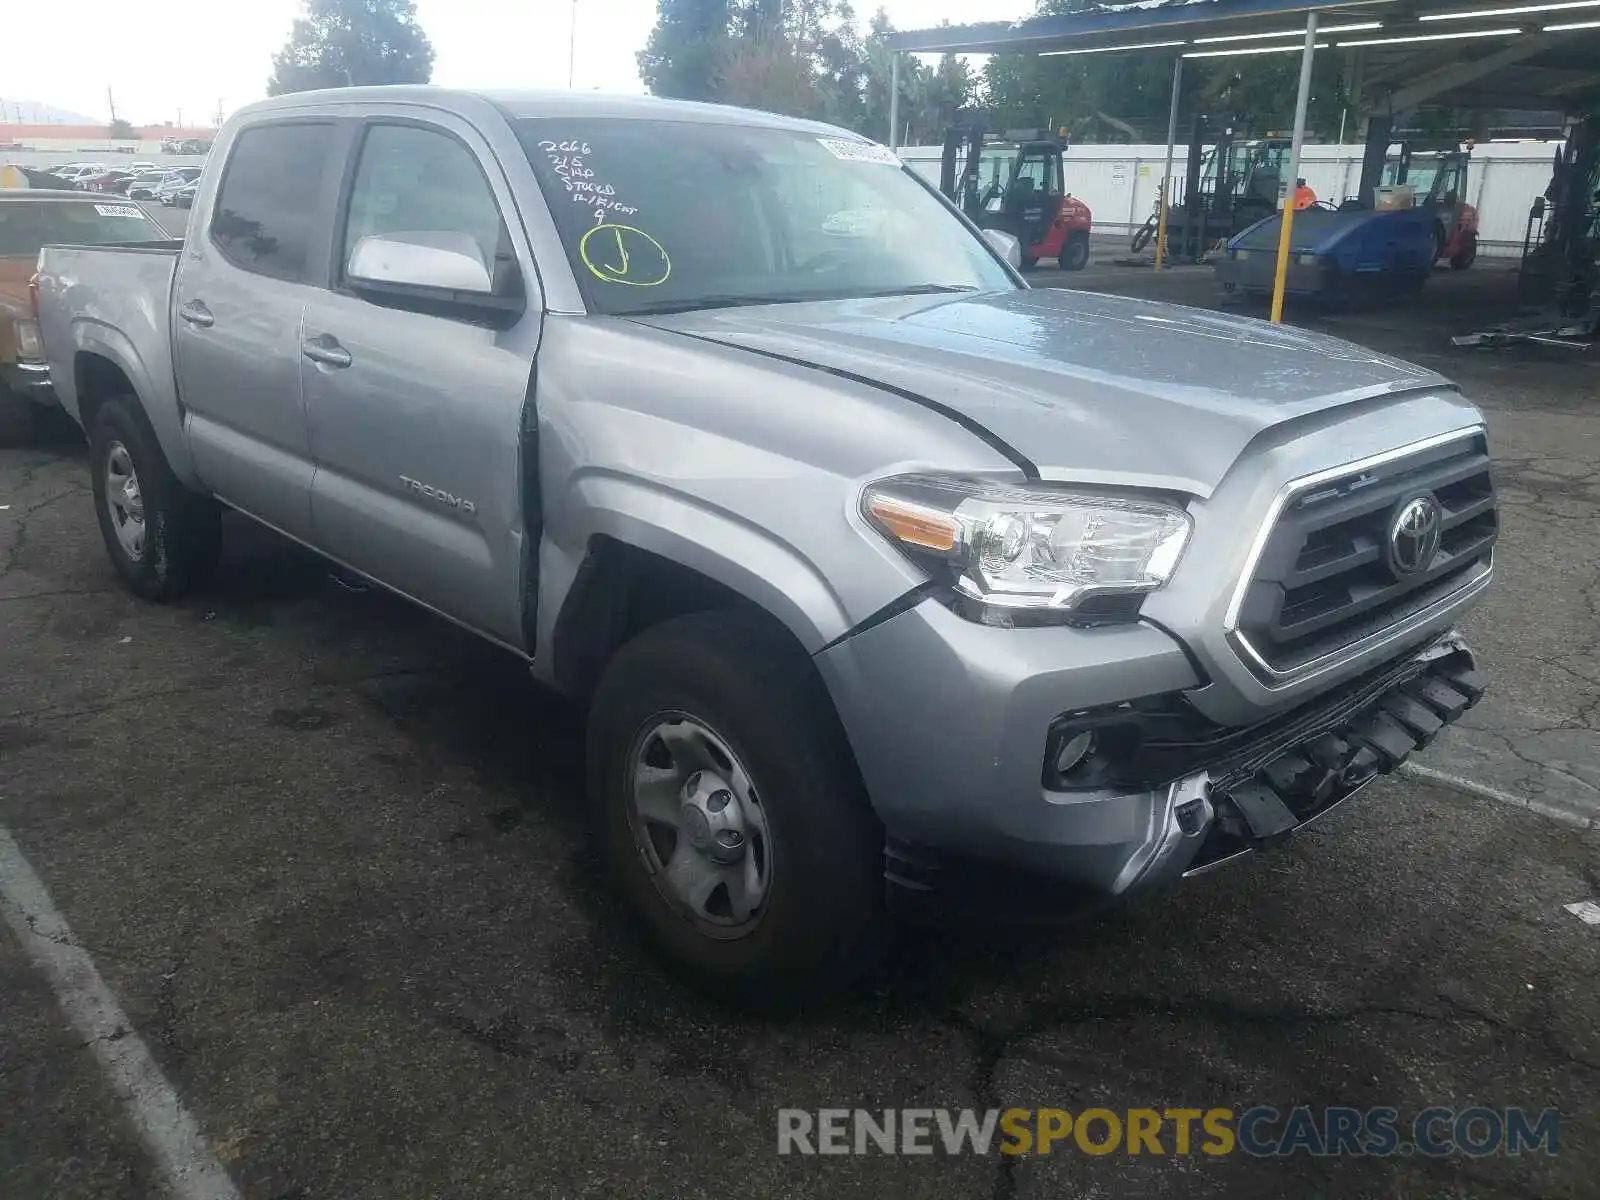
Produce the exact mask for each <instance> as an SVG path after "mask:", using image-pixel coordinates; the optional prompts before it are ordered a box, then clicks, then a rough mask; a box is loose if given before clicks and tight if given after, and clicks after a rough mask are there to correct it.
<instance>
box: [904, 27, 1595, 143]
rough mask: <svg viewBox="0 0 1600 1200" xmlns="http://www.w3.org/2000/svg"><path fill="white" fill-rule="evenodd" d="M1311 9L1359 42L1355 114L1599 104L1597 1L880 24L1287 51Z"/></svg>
mask: <svg viewBox="0 0 1600 1200" xmlns="http://www.w3.org/2000/svg"><path fill="white" fill-rule="evenodd" d="M1020 2H1025V0H1020ZM1312 12H1315V13H1316V14H1317V24H1318V26H1319V28H1318V33H1317V47H1318V49H1329V50H1361V51H1363V52H1364V53H1363V54H1362V56H1361V57H1362V60H1363V61H1362V64H1361V67H1362V69H1361V70H1360V71H1358V72H1357V73H1356V74H1357V76H1358V78H1357V79H1356V80H1354V82H1355V83H1356V84H1357V86H1358V88H1359V94H1358V95H1356V96H1354V97H1352V100H1353V101H1354V103H1355V106H1356V108H1357V110H1358V111H1359V112H1361V113H1373V112H1393V113H1395V114H1396V115H1398V114H1400V113H1402V112H1405V111H1407V110H1409V109H1412V108H1415V107H1417V106H1418V105H1420V104H1424V103H1429V104H1437V105H1440V106H1443V107H1448V108H1466V109H1485V108H1543V109H1555V110H1563V111H1575V110H1577V109H1580V108H1582V107H1584V106H1586V105H1590V104H1595V103H1600V0H1549V2H1548V3H1540V2H1539V0H1502V2H1499V3H1497V2H1495V0H1479V2H1478V3H1470V2H1462V3H1455V4H1450V3H1440V2H1439V0H1433V2H1432V3H1423V2H1420V0H1341V2H1338V3H1328V2H1327V0H1164V2H1158V0H1135V2H1134V3H1120V4H1119V3H1110V4H1104V5H1101V6H1099V7H1097V8H1090V9H1086V10H1085V11H1083V12H1080V13H1069V14H1065V15H1062V16H1053V17H1034V18H1031V19H1027V20H1021V21H1015V22H1006V21H994V22H988V23H985V24H979V25H946V26H941V27H939V28H937V29H918V30H908V31H905V32H900V33H894V34H891V35H890V37H889V46H890V47H891V49H894V50H901V51H911V52H916V53H935V54H937V53H942V52H946V51H948V52H950V53H955V54H1006V53H1012V54H1041V55H1050V54H1085V53H1110V52H1113V51H1117V50H1125V51H1128V52H1156V53H1173V52H1180V53H1182V54H1185V55H1190V56H1193V55H1195V54H1215V55H1220V54H1224V53H1234V54H1237V53H1243V52H1248V51H1260V52H1267V51H1269V50H1271V49H1282V50H1284V51H1289V50H1298V49H1300V48H1301V36H1302V34H1303V32H1304V29H1305V22H1306V17H1307V16H1308V15H1309V14H1310V13H1312ZM1353 25H1360V26H1374V27H1372V28H1361V29H1351V28H1348V27H1349V26H1353Z"/></svg>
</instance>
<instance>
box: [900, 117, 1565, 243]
mask: <svg viewBox="0 0 1600 1200" xmlns="http://www.w3.org/2000/svg"><path fill="white" fill-rule="evenodd" d="M1559 145H1560V144H1559V143H1557V142H1504V143H1501V142H1491V143H1488V144H1487V145H1480V146H1477V147H1476V148H1474V150H1473V151H1472V165H1471V166H1470V168H1469V169H1468V173H1467V202H1468V203H1470V204H1472V205H1473V206H1474V207H1475V208H1477V210H1478V220H1479V233H1478V248H1479V250H1480V252H1481V253H1482V254H1484V255H1485V256H1496V255H1499V256H1513V257H1514V256H1516V255H1519V254H1521V253H1522V239H1523V235H1524V233H1525V232H1526V230H1527V224H1528V209H1529V207H1530V206H1531V205H1532V204H1533V199H1534V197H1535V196H1539V195H1542V194H1543V193H1544V189H1545V188H1546V186H1548V184H1549V182H1550V169H1551V163H1552V161H1553V160H1554V157H1555V153H1556V151H1557V149H1558V148H1559ZM1361 150H1362V148H1361V147H1360V146H1352V145H1343V146H1335V145H1310V146H1307V147H1306V148H1305V151H1304V154H1303V155H1302V158H1301V165H1300V174H1301V176H1302V177H1303V178H1304V179H1305V181H1306V183H1307V184H1309V185H1310V186H1311V188H1312V190H1313V191H1315V192H1316V193H1317V195H1318V196H1319V197H1321V198H1322V199H1324V200H1332V201H1334V202H1335V203H1337V202H1338V201H1340V200H1342V199H1344V198H1345V197H1346V196H1350V195H1353V194H1354V193H1355V190H1356V185H1357V184H1358V182H1359V181H1360V178H1361ZM1187 153H1188V150H1187V148H1186V147H1184V146H1179V147H1177V148H1176V150H1175V152H1174V158H1173V161H1172V173H1173V175H1174V176H1175V177H1176V178H1177V179H1178V180H1179V186H1180V188H1181V186H1182V179H1183V174H1184V170H1185V158H1186V155H1187ZM1166 155H1167V148H1166V147H1165V146H1148V145H1146V146H1101V145H1086V146H1072V147H1069V148H1068V150H1067V152H1066V163H1065V165H1066V173H1067V181H1066V182H1067V190H1068V191H1069V192H1071V193H1072V194H1073V195H1074V196H1076V197H1077V198H1078V199H1080V200H1082V201H1083V202H1084V203H1085V204H1087V205H1088V206H1089V208H1090V209H1091V210H1092V211H1093V213H1094V227H1095V230H1096V231H1097V232H1100V233H1119V232H1124V233H1131V232H1132V231H1133V230H1134V229H1137V228H1138V227H1139V226H1140V225H1143V224H1144V222H1145V219H1146V218H1147V217H1149V215H1150V214H1151V213H1152V212H1153V211H1154V210H1155V204H1156V194H1157V190H1158V189H1159V188H1160V186H1161V176H1162V173H1163V171H1164V169H1165V166H1166ZM939 156H940V148H939V147H938V146H903V147H901V149H900V157H901V158H902V159H903V160H904V161H905V162H906V164H907V165H908V166H910V167H911V168H912V170H914V171H916V172H917V173H918V174H919V175H922V176H923V177H924V178H926V179H928V180H929V181H930V182H933V183H938V181H939Z"/></svg>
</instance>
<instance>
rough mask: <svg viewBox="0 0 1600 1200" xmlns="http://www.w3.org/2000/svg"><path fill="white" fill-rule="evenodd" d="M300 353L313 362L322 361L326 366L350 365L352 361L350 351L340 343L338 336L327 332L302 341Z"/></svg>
mask: <svg viewBox="0 0 1600 1200" xmlns="http://www.w3.org/2000/svg"><path fill="white" fill-rule="evenodd" d="M300 353H301V354H304V355H305V356H306V357H307V358H309V359H310V360H311V361H312V362H314V363H321V364H322V365H323V366H325V367H348V366H349V365H350V362H351V359H350V351H348V350H346V349H345V348H344V347H343V346H341V345H339V342H338V339H337V338H331V337H329V336H328V335H327V334H323V335H321V336H320V337H314V338H307V339H306V340H305V341H303V342H301V343H300Z"/></svg>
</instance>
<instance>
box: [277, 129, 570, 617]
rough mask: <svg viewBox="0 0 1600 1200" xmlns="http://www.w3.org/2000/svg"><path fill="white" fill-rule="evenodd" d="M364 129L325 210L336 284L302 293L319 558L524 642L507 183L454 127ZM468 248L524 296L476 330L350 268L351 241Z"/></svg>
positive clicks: (522, 388) (528, 303)
mask: <svg viewBox="0 0 1600 1200" xmlns="http://www.w3.org/2000/svg"><path fill="white" fill-rule="evenodd" d="M393 111H394V116H393V117H382V116H379V117H374V118H372V119H370V120H369V121H368V123H367V124H366V125H365V127H364V128H363V129H362V131H361V133H360V135H359V137H360V145H359V149H358V152H357V158H356V161H355V165H354V167H353V177H352V179H351V180H350V181H349V185H348V187H347V189H346V191H347V193H348V194H347V197H346V199H345V201H344V202H343V207H342V210H341V212H340V213H339V215H338V229H339V231H340V236H339V237H337V238H336V239H335V249H334V262H333V273H332V276H331V282H332V287H331V289H330V290H328V291H322V292H318V293H315V294H314V295H313V296H311V297H310V298H308V300H307V304H306V312H305V325H304V329H303V330H302V339H301V344H300V354H299V363H300V372H301V379H302V381H303V387H304V391H305V397H306V410H307V419H308V421H309V425H310V435H311V449H312V454H313V456H314V458H315V461H316V477H315V481H314V484H313V488H312V515H313V519H314V521H315V524H316V530H317V544H318V545H319V546H320V547H321V548H322V549H323V550H325V551H326V552H327V553H329V554H331V555H333V556H334V557H336V558H338V559H341V560H342V561H344V562H346V563H348V564H349V565H350V566H352V567H355V568H356V569H357V570H359V571H362V572H364V573H366V574H368V575H371V576H372V577H373V578H376V579H378V580H380V581H381V582H383V583H385V584H388V585H389V586H390V587H393V588H395V589H397V590H399V591H401V592H403V593H405V594H406V595H409V596H411V597H412V598H414V599H416V600H419V601H421V602H422V603H424V604H427V605H429V606H430V607H432V608H435V609H437V610H438V611H440V612H442V613H444V614H446V615H447V616H450V617H453V618H455V619H456V620H459V621H461V622H462V623H464V624H466V625H468V626H470V627H472V628H474V629H476V630H479V631H480V632H483V633H485V634H488V635H489V636H491V637H494V638H496V639H497V640H499V641H501V642H504V643H506V644H508V645H511V646H513V647H517V648H524V647H525V644H526V638H525V635H524V630H523V623H522V598H523V594H524V588H525V586H526V585H527V583H528V573H529V572H530V571H531V569H532V564H533V563H534V562H535V561H536V558H537V552H538V547H537V545H530V546H525V545H524V514H525V513H526V512H527V511H528V506H527V501H528V500H529V498H530V494H532V493H534V492H535V490H536V489H537V486H538V482H537V479H536V478H532V477H529V478H525V476H533V475H534V474H535V467H536V459H535V456H534V455H532V454H529V453H526V452H525V449H524V444H525V441H526V442H529V443H531V441H532V438H531V436H530V437H529V438H527V439H525V438H524V436H523V430H524V422H525V420H526V421H527V422H529V423H530V425H529V427H530V428H531V422H532V419H533V416H532V412H531V379H532V376H531V364H532V363H533V360H534V355H535V353H536V351H537V349H538V341H539V332H540V301H539V295H538V285H537V276H536V274H535V272H534V270H533V264H532V261H531V259H530V258H528V256H527V251H526V248H525V239H524V238H523V237H522V236H521V233H520V231H517V235H516V237H515V238H513V236H512V231H513V230H514V229H515V226H514V225H512V224H510V223H508V222H507V221H506V219H505V214H507V213H512V214H514V213H515V212H516V209H515V207H514V206H513V205H512V204H511V203H510V193H509V190H508V188H507V185H506V182H505V179H504V176H503V175H502V173H501V172H500V170H499V167H498V166H497V164H496V163H495V160H494V157H493V155H492V154H491V153H490V151H489V148H488V147H487V146H486V145H485V144H484V143H483V141H482V139H481V137H480V136H479V135H478V134H477V133H475V131H474V130H473V129H472V128H471V127H470V126H469V125H467V124H466V123H465V122H463V121H460V120H458V119H456V118H453V117H448V116H445V115H442V114H438V113H437V112H433V111H428V112H427V115H426V118H425V119H417V118H416V117H414V116H412V115H411V114H410V113H409V112H408V110H405V109H402V108H396V109H395V110H393ZM386 236H392V237H398V238H404V239H410V240H413V241H417V240H420V241H424V242H426V241H428V240H430V239H432V240H434V241H438V240H440V239H448V240H450V242H451V244H455V245H466V246H469V247H476V250H477V253H478V255H479V257H480V258H481V260H482V262H483V263H484V264H485V265H486V266H488V267H490V268H491V269H493V268H494V264H495V263H496V261H497V258H498V260H499V262H500V264H501V268H502V269H501V274H502V275H505V274H506V273H507V272H509V273H510V278H512V279H513V280H515V279H516V278H517V277H518V276H520V281H521V283H520V286H521V288H522V289H523V291H524V293H525V295H524V296H523V300H522V308H521V315H520V316H518V315H517V314H516V313H515V312H513V313H511V314H509V316H508V317H507V318H506V319H501V320H488V319H485V318H484V317H483V316H482V315H481V314H480V315H478V316H474V315H472V314H470V313H465V314H464V313H462V312H459V311H455V310H453V309H451V308H450V306H449V305H448V304H446V303H443V302H432V301H430V299H429V298H428V297H426V296H420V295H407V294H405V293H404V292H403V291H397V292H395V293H392V294H391V293H378V294H374V293H373V291H372V290H371V289H369V288H364V287H362V286H360V285H359V284H357V283H355V282H353V281H352V280H351V278H350V277H349V275H348V274H347V272H346V267H347V266H348V264H349V261H350V257H351V255H352V253H353V252H354V251H355V249H356V248H357V246H358V245H359V244H360V243H361V241H362V239H363V238H368V237H386Z"/></svg>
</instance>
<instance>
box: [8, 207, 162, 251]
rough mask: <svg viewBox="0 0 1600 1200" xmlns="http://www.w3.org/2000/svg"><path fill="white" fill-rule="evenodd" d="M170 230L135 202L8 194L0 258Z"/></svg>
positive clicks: (154, 236)
mask: <svg viewBox="0 0 1600 1200" xmlns="http://www.w3.org/2000/svg"><path fill="white" fill-rule="evenodd" d="M166 236H167V235H166V233H165V232H163V231H162V229H161V228H160V227H159V226H157V225H156V223H155V222H154V221H152V220H150V218H149V217H147V216H145V215H144V212H143V211H142V210H141V209H140V208H139V206H138V205H136V204H88V203H84V202H83V201H81V200H7V201H4V202H3V203H0V258H32V257H33V256H34V255H36V254H38V253H39V247H40V246H43V245H46V244H51V243H63V244H66V245H72V246H105V245H110V244H112V243H114V242H159V241H163V240H165V238H166Z"/></svg>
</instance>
